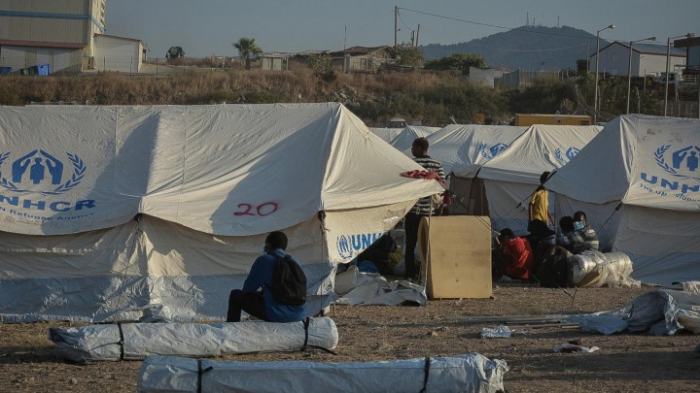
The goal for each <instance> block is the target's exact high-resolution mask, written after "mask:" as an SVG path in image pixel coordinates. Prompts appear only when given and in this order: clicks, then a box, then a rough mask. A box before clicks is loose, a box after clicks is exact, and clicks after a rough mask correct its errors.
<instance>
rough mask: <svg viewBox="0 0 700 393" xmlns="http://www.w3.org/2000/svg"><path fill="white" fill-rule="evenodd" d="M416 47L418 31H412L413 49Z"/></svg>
mask: <svg viewBox="0 0 700 393" xmlns="http://www.w3.org/2000/svg"><path fill="white" fill-rule="evenodd" d="M415 45H416V31H415V30H411V48H413V47H414V46H415Z"/></svg>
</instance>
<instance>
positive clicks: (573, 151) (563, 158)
mask: <svg viewBox="0 0 700 393" xmlns="http://www.w3.org/2000/svg"><path fill="white" fill-rule="evenodd" d="M580 151H581V150H580V149H578V148H575V147H573V146H572V147H570V148H568V149H566V153H564V154H562V151H561V149H560V148H557V149H556V150H554V156H556V157H557V160H559V162H561V163H562V164H563V165H566V164H567V163H568V162H569V161H571V160H573V159H574V157H576V155H577V154H578V153H579V152H580Z"/></svg>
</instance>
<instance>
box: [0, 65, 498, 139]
mask: <svg viewBox="0 0 700 393" xmlns="http://www.w3.org/2000/svg"><path fill="white" fill-rule="evenodd" d="M161 70H163V71H160V73H156V74H153V75H147V74H139V75H124V74H119V73H114V72H105V73H98V74H92V75H79V76H58V75H55V76H50V77H27V76H5V77H1V78H0V105H26V104H29V103H57V102H62V103H72V102H75V103H79V104H85V103H87V104H90V105H197V104H220V103H238V102H246V103H303V102H329V101H340V102H343V103H344V104H346V106H348V108H350V110H352V111H353V112H354V113H355V114H357V115H358V116H359V117H360V118H361V119H362V120H364V121H365V122H366V123H367V124H368V125H384V124H386V121H387V120H388V119H389V118H390V117H393V116H402V117H405V118H406V119H407V120H408V121H409V122H410V121H414V120H421V121H422V122H423V124H426V125H435V126H441V125H445V124H449V123H451V122H452V121H451V118H452V117H454V118H456V120H457V121H458V122H464V123H468V122H471V121H473V120H474V119H475V118H476V117H475V115H476V114H477V113H482V114H484V113H486V114H490V115H492V116H493V117H495V118H498V117H499V116H498V114H499V113H505V114H506V115H505V116H507V113H509V110H508V103H507V102H506V101H505V100H504V99H503V96H502V93H500V92H498V91H494V90H493V89H489V88H485V87H482V86H477V85H473V84H471V83H470V82H468V81H465V80H463V79H462V78H461V76H459V75H455V74H454V73H449V72H447V73H434V72H414V73H380V74H342V73H338V72H336V73H334V74H332V75H326V76H319V75H316V74H314V72H313V71H312V70H311V69H310V68H309V67H308V66H306V65H305V64H303V63H295V62H292V63H291V64H290V71H285V72H270V71H262V70H259V69H258V70H250V71H243V70H237V69H234V68H227V69H213V68H200V67H194V66H192V67H180V68H173V67H171V66H169V68H167V69H166V68H161ZM166 71H167V73H166ZM156 72H158V71H157V70H156ZM339 93H342V96H340V95H339ZM243 98H245V100H243Z"/></svg>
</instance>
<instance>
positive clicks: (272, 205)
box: [256, 202, 279, 217]
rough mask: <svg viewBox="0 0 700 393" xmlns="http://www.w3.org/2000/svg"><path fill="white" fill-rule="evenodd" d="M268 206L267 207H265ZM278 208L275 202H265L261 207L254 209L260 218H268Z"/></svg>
mask: <svg viewBox="0 0 700 393" xmlns="http://www.w3.org/2000/svg"><path fill="white" fill-rule="evenodd" d="M265 206H269V207H267V208H266V207H265ZM278 208H279V206H277V204H276V203H275V202H265V203H263V204H262V205H259V206H258V208H257V209H256V210H257V211H258V215H259V216H260V217H265V216H269V215H270V214H272V213H274V212H276V211H277V209H278Z"/></svg>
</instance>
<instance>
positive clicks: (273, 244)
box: [226, 232, 306, 322]
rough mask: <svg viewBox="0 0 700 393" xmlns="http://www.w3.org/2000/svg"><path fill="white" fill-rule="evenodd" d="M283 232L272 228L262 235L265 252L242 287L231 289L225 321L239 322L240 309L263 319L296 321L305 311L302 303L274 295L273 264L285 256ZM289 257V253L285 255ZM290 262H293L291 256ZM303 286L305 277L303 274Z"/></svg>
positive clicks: (285, 246) (300, 318) (302, 317)
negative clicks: (290, 302) (285, 302)
mask: <svg viewBox="0 0 700 393" xmlns="http://www.w3.org/2000/svg"><path fill="white" fill-rule="evenodd" d="M285 249H287V235H285V234H284V233H282V232H272V233H270V234H269V235H267V238H266V239H265V247H264V251H265V254H264V255H262V256H260V257H258V259H256V260H255V263H253V267H252V268H251V269H250V273H249V274H248V277H247V278H246V280H245V282H244V283H243V289H242V290H241V289H234V290H233V291H231V294H230V295H229V300H228V312H227V316H226V322H240V320H241V310H243V311H245V312H247V313H248V314H250V315H253V316H255V317H257V318H259V319H262V320H263V321H269V322H297V321H301V320H303V319H304V316H305V315H306V305H305V304H303V303H302V304H284V303H282V302H280V301H278V300H276V299H275V296H274V295H273V293H272V292H273V291H272V287H273V285H274V281H273V276H274V272H275V266H276V264H277V261H278V260H279V259H283V258H285V257H288V255H287V254H286V253H285V252H284V250H285ZM289 258H291V257H289ZM289 262H290V263H297V262H296V261H295V260H294V259H293V258H291V260H290V261H289ZM303 281H304V286H306V278H305V277H304V279H303Z"/></svg>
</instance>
